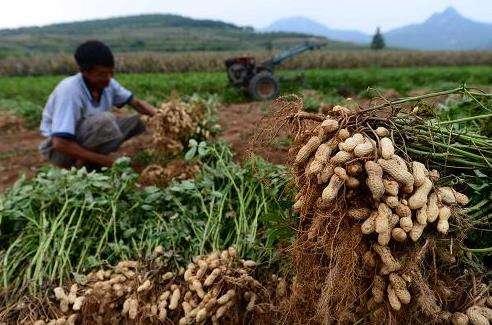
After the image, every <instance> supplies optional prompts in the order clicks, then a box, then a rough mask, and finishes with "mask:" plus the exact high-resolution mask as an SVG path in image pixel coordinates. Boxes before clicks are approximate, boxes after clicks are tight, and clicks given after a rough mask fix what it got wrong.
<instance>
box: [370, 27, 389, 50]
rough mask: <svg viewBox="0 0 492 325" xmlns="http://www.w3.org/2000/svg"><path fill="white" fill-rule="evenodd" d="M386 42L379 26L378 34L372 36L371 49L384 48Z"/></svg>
mask: <svg viewBox="0 0 492 325" xmlns="http://www.w3.org/2000/svg"><path fill="white" fill-rule="evenodd" d="M385 46H386V44H384V38H383V34H381V30H380V29H379V27H378V28H377V29H376V34H374V36H373V37H372V43H371V49H373V50H382V49H384V47H385Z"/></svg>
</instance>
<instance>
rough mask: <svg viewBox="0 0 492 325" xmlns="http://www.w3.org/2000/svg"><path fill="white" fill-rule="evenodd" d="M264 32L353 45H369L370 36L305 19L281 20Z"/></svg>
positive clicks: (291, 18) (290, 18)
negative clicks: (292, 33) (310, 36)
mask: <svg viewBox="0 0 492 325" xmlns="http://www.w3.org/2000/svg"><path fill="white" fill-rule="evenodd" d="M263 31H266V32H294V33H295V32H297V33H303V34H311V35H317V36H323V37H326V38H328V39H332V40H339V41H345V42H353V43H369V42H370V40H371V36H369V35H367V34H364V33H362V32H359V31H356V30H343V29H332V28H328V27H327V26H325V25H323V24H321V23H319V22H316V21H314V20H311V19H308V18H305V17H289V18H282V19H279V20H277V21H275V22H273V23H272V24H271V25H269V26H268V27H266V28H264V29H263Z"/></svg>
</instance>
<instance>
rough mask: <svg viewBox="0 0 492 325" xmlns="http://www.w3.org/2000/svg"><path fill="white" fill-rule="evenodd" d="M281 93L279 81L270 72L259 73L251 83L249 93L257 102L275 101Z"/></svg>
mask: <svg viewBox="0 0 492 325" xmlns="http://www.w3.org/2000/svg"><path fill="white" fill-rule="evenodd" d="M279 91H280V85H279V83H278V79H277V78H275V77H274V76H273V75H272V74H271V73H270V72H268V71H262V72H260V73H258V74H257V75H255V76H254V77H253V78H251V80H250V81H249V86H248V92H249V94H250V96H251V97H252V98H253V99H255V100H269V99H274V98H275V97H277V96H278V94H279Z"/></svg>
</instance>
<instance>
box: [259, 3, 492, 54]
mask: <svg viewBox="0 0 492 325" xmlns="http://www.w3.org/2000/svg"><path fill="white" fill-rule="evenodd" d="M264 30H265V31H283V32H298V33H305V34H313V35H319V36H324V37H327V38H329V39H333V40H339V41H345V42H354V43H360V44H364V43H365V44H367V43H369V42H370V41H371V39H372V36H370V35H367V34H364V33H362V32H359V31H354V30H340V29H332V28H329V27H327V26H325V25H323V24H321V23H318V22H315V21H313V20H310V19H308V18H304V17H291V18H284V19H280V20H277V21H275V22H274V23H272V24H271V25H270V26H268V27H267V28H265V29H264ZM383 36H384V39H385V42H386V45H387V46H389V47H393V48H406V49H417V50H490V49H492V24H490V23H481V22H476V21H473V20H471V19H468V18H466V17H463V16H462V15H461V14H460V13H459V12H458V11H456V10H455V9H454V8H452V7H449V8H447V9H446V10H444V11H443V12H440V13H435V14H433V15H432V16H431V17H430V18H428V19H427V20H426V21H424V22H423V23H420V24H412V25H407V26H403V27H400V28H396V29H393V30H390V31H388V32H386V33H383Z"/></svg>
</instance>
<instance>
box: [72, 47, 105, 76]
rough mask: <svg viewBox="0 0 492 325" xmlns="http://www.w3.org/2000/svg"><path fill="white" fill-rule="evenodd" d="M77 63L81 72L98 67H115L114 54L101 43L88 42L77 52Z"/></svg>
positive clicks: (78, 48)
mask: <svg viewBox="0 0 492 325" xmlns="http://www.w3.org/2000/svg"><path fill="white" fill-rule="evenodd" d="M74 57H75V61H76V62H77V65H78V66H79V68H80V70H83V71H87V70H90V69H91V68H93V67H94V66H96V65H100V66H103V67H110V68H113V67H114V57H113V53H111V50H110V49H109V47H108V46H107V45H106V44H104V43H103V42H100V41H87V42H84V43H82V44H80V45H79V46H78V47H77V50H75V55H74Z"/></svg>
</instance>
